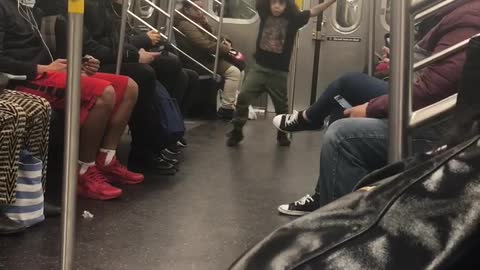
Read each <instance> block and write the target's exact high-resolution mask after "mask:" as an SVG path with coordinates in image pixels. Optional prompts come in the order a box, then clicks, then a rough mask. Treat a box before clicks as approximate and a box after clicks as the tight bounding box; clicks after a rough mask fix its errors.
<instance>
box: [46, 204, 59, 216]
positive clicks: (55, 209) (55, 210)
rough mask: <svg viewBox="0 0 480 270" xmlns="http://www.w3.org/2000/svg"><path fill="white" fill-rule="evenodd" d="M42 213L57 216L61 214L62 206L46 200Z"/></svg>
mask: <svg viewBox="0 0 480 270" xmlns="http://www.w3.org/2000/svg"><path fill="white" fill-rule="evenodd" d="M43 214H44V215H45V217H47V218H49V217H59V216H60V215H62V208H61V207H59V206H56V205H53V204H51V203H48V202H44V203H43Z"/></svg>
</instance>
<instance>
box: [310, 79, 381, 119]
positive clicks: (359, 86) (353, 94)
mask: <svg viewBox="0 0 480 270" xmlns="http://www.w3.org/2000/svg"><path fill="white" fill-rule="evenodd" d="M387 91H388V83H387V82H385V81H382V80H379V79H377V78H374V77H371V76H368V75H366V74H363V73H347V74H345V75H343V76H341V77H340V78H338V79H337V80H335V81H334V82H332V83H331V84H330V85H329V86H328V87H327V89H325V91H324V92H323V93H322V95H321V96H320V97H319V98H318V99H317V101H316V102H315V103H314V104H313V105H312V106H310V107H309V108H308V109H307V110H306V111H305V114H306V116H307V120H308V121H309V122H310V123H311V124H312V125H313V126H315V127H317V128H319V127H322V125H323V121H324V120H325V117H327V116H328V115H329V114H330V113H331V112H332V110H333V109H335V108H338V107H340V106H339V105H338V104H337V102H336V101H335V99H334V97H335V96H337V95H341V96H342V97H343V98H345V99H346V100H347V101H348V102H349V103H350V104H351V105H352V106H357V105H361V104H364V103H366V102H368V101H370V100H371V99H373V98H376V97H379V96H381V95H385V94H387Z"/></svg>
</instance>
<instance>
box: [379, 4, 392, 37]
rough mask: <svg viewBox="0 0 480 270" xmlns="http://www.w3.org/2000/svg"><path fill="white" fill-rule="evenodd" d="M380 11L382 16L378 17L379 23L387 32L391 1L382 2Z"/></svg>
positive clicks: (388, 29)
mask: <svg viewBox="0 0 480 270" xmlns="http://www.w3.org/2000/svg"><path fill="white" fill-rule="evenodd" d="M381 10H382V16H380V22H381V24H382V25H383V27H384V28H385V29H386V30H387V31H390V20H391V13H392V12H391V10H392V0H383V1H382V6H381Z"/></svg>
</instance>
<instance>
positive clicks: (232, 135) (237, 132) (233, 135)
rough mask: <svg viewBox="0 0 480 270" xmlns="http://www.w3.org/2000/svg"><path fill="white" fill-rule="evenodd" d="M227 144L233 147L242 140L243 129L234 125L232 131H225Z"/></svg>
mask: <svg viewBox="0 0 480 270" xmlns="http://www.w3.org/2000/svg"><path fill="white" fill-rule="evenodd" d="M227 137H228V139H227V146H228V147H235V146H237V145H238V144H239V143H240V142H241V141H242V140H243V130H242V128H241V127H238V126H235V125H234V127H233V129H232V131H230V132H229V133H227Z"/></svg>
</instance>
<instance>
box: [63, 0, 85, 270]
mask: <svg viewBox="0 0 480 270" xmlns="http://www.w3.org/2000/svg"><path fill="white" fill-rule="evenodd" d="M68 13H69V20H68V53H67V59H68V71H67V72H68V77H67V93H66V104H65V138H64V140H65V150H64V151H65V152H64V161H63V167H64V171H63V208H62V209H63V211H62V248H61V249H62V254H61V256H62V257H61V269H62V270H70V269H73V257H74V248H75V215H76V207H77V206H76V203H77V178H78V147H79V139H80V95H81V88H80V78H81V66H82V50H83V13H84V1H83V0H69V3H68Z"/></svg>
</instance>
